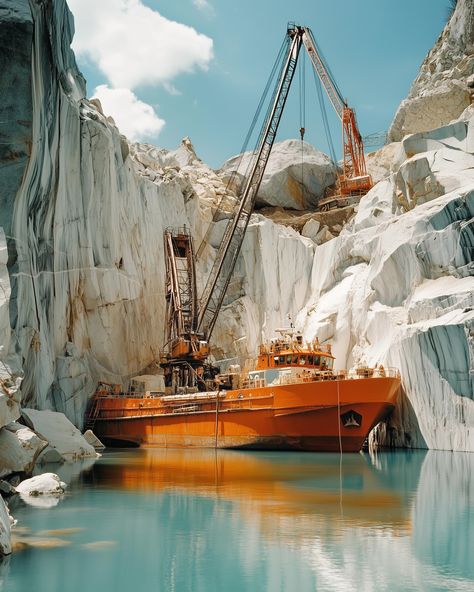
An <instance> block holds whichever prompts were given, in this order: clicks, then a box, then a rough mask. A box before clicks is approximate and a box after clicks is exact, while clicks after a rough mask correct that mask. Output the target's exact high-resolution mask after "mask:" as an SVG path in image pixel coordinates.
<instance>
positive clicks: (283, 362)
mask: <svg viewBox="0 0 474 592" xmlns="http://www.w3.org/2000/svg"><path fill="white" fill-rule="evenodd" d="M284 365H285V356H280V366H284Z"/></svg>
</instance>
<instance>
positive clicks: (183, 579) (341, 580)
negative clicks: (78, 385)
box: [0, 449, 474, 592]
mask: <svg viewBox="0 0 474 592" xmlns="http://www.w3.org/2000/svg"><path fill="white" fill-rule="evenodd" d="M473 464H474V455H469V454H462V453H456V454H451V453H440V452H428V453H426V452H422V451H419V452H413V451H411V452H397V453H383V454H379V455H378V456H373V457H369V456H368V455H362V454H360V455H352V454H351V455H349V454H348V455H344V456H343V457H342V459H340V457H339V455H337V454H335V455H332V454H321V455H318V454H295V453H255V452H231V451H222V450H220V451H217V452H216V451H206V450H203V451H199V450H197V451H194V450H162V449H144V450H133V451H119V452H112V453H107V454H105V455H104V456H103V457H102V458H101V459H99V461H98V462H97V463H96V464H95V465H94V466H92V467H91V468H89V470H88V471H87V472H84V473H82V476H81V481H77V482H76V483H75V484H73V485H72V486H71V487H70V489H69V490H68V495H67V496H66V497H65V499H63V500H61V502H60V503H59V504H58V506H57V507H56V508H53V509H51V510H49V511H47V512H46V511H44V510H35V509H34V508H23V509H22V508H18V510H17V514H16V517H17V518H18V519H19V520H20V524H21V525H22V526H26V527H29V528H30V529H31V532H32V533H33V534H36V533H38V532H40V531H41V530H45V529H49V531H52V530H55V529H70V535H69V536H68V540H70V541H71V544H70V545H68V546H66V547H63V548H58V549H50V550H48V551H39V550H37V549H32V550H31V551H30V552H29V553H28V554H26V553H18V554H17V555H14V556H13V557H12V559H11V561H10V570H9V573H8V574H7V575H4V576H3V578H4V579H5V578H8V582H7V583H8V585H7V586H6V587H5V589H8V590H9V592H10V591H11V592H17V591H24V590H28V589H34V590H35V591H37V592H46V591H48V592H49V591H51V590H59V589H61V590H62V592H79V591H81V592H82V590H84V589H85V581H84V573H83V572H84V570H83V562H84V561H86V562H87V573H88V581H90V582H92V583H93V585H92V587H91V589H92V590H98V591H101V592H108V591H109V590H114V592H125V591H127V592H128V591H129V590H130V589H132V590H142V589H153V590H166V591H167V590H176V591H188V590H189V591H191V590H192V591H193V592H196V591H197V592H201V591H202V592H204V591H206V592H207V591H209V590H226V592H227V591H234V590H235V591H240V590H271V591H272V592H273V591H278V590H281V591H287V590H302V591H305V590H324V591H328V590H329V591H331V590H335V591H336V590H337V591H339V590H344V591H351V590H354V591H359V590H364V591H365V590H367V591H371V590H374V591H375V590H377V591H378V590H400V591H401V590H428V591H431V590H433V591H434V590H436V591H438V590H471V589H472V588H473V584H474V582H473V577H474V573H473V568H472V566H471V564H470V560H471V558H472V557H473V556H474V547H473V544H474V543H473V540H474V512H473V507H474V483H473V479H474V466H473ZM75 478H77V477H75ZM47 514H48V516H47ZM56 531H57V532H58V530H56ZM0 582H1V573H0ZM0 589H1V588H0Z"/></svg>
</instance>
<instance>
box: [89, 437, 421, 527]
mask: <svg viewBox="0 0 474 592" xmlns="http://www.w3.org/2000/svg"><path fill="white" fill-rule="evenodd" d="M121 460H122V462H123V455H122V456H121ZM95 472H96V477H97V478H98V480H99V481H100V483H101V486H102V487H104V486H107V487H113V488H121V489H125V490H132V491H148V492H149V491H155V492H162V493H165V492H171V491H172V492H173V493H179V492H183V493H184V494H185V495H187V496H204V497H207V498H210V499H213V500H220V501H230V502H233V503H236V504H239V512H240V513H241V514H242V515H244V516H246V517H248V518H249V519H251V520H254V521H255V520H256V519H257V518H258V520H259V522H260V526H261V527H263V529H264V531H271V532H273V531H276V530H278V533H279V535H282V534H284V532H287V533H294V529H295V528H297V529H298V536H301V535H302V534H305V532H306V531H307V532H308V534H310V533H313V534H314V529H315V527H317V526H318V525H319V526H320V525H321V521H324V522H330V523H331V525H332V530H333V533H334V527H336V528H337V525H339V526H345V527H347V526H349V525H357V526H372V527H373V526H377V525H378V524H381V525H383V527H384V528H385V529H386V528H389V529H391V530H392V531H393V532H395V533H396V534H398V533H400V534H402V533H406V532H408V531H409V530H410V519H409V508H408V499H405V497H404V495H403V493H398V492H397V491H394V490H393V488H391V487H390V486H388V485H387V484H385V483H384V480H383V472H382V471H380V470H379V469H377V468H376V467H375V466H374V465H373V463H372V462H371V460H370V458H369V457H368V456H367V455H362V454H350V455H343V456H342V457H341V458H340V457H339V455H337V454H305V453H303V454H295V453H291V454H288V453H256V452H251V453H249V452H236V451H225V450H217V451H215V450H179V449H153V448H149V449H141V450H139V451H134V452H133V453H130V455H129V457H128V458H127V461H126V462H125V464H120V465H117V464H114V463H113V461H111V462H106V463H102V464H100V465H98V466H97V467H95ZM285 525H287V526H288V528H286V527H285ZM282 527H284V528H282ZM302 531H304V532H302Z"/></svg>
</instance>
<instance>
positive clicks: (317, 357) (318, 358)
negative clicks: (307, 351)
mask: <svg viewBox="0 0 474 592" xmlns="http://www.w3.org/2000/svg"><path fill="white" fill-rule="evenodd" d="M314 365H315V366H321V358H320V357H319V356H314Z"/></svg>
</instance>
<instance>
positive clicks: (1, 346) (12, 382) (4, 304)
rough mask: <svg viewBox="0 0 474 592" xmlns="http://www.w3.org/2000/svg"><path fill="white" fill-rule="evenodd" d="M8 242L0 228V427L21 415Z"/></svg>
mask: <svg viewBox="0 0 474 592" xmlns="http://www.w3.org/2000/svg"><path fill="white" fill-rule="evenodd" d="M9 304H10V280H9V277H8V270H7V243H6V240H5V235H4V233H3V230H2V229H1V228H0V428H1V427H2V426H4V425H7V424H9V423H10V422H12V421H15V420H16V419H18V418H19V417H20V388H19V387H20V384H21V378H20V376H19V360H18V359H17V357H16V356H15V355H14V354H13V353H12V352H11V342H10V336H11V327H10V314H9Z"/></svg>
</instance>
